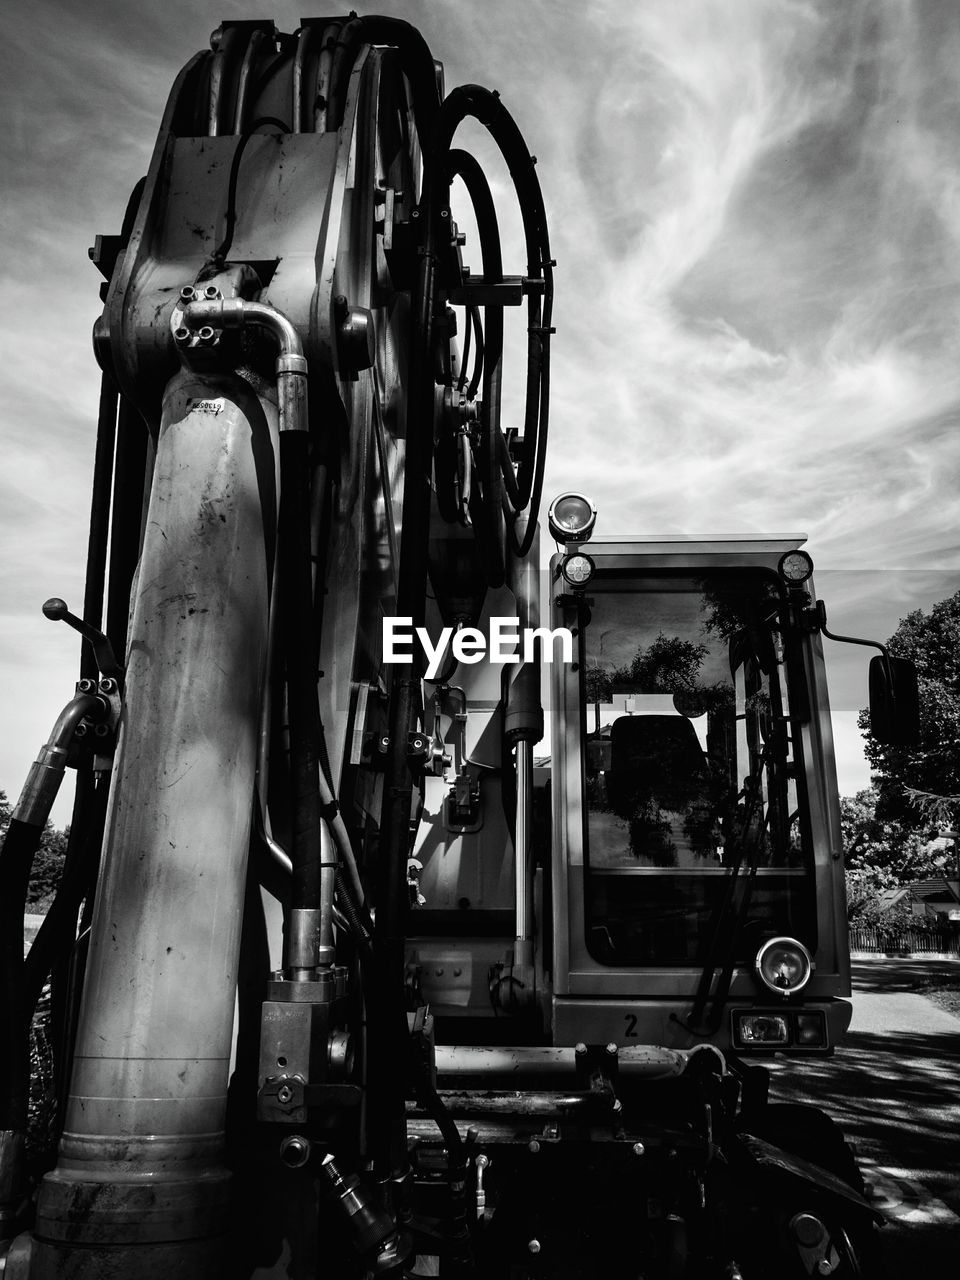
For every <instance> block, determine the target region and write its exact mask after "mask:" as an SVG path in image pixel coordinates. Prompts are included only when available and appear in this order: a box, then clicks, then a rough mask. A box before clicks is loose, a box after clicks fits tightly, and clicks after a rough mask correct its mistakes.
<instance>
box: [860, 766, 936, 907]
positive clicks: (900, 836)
mask: <svg viewBox="0 0 960 1280" xmlns="http://www.w3.org/2000/svg"><path fill="white" fill-rule="evenodd" d="M878 801H879V795H878V792H877V790H876V789H875V788H874V787H868V788H867V789H866V790H865V791H858V792H857V794H856V795H855V796H845V797H844V798H843V799H842V800H841V801H840V820H841V824H842V828H843V846H844V865H845V869H846V880H847V915H848V918H849V919H850V921H851V922H855V923H857V924H875V923H877V922H878V921H880V920H882V922H883V923H884V924H888V925H893V926H895V925H898V924H910V925H916V924H917V923H918V918H917V917H914V916H912V915H911V914H910V913H909V911H908V910H907V909H906V908H904V907H897V908H894V909H893V910H892V911H891V910H886V911H881V908H880V897H881V894H883V892H884V891H885V890H888V889H897V888H899V887H900V886H901V885H904V884H908V883H910V882H911V881H914V880H923V879H927V878H928V877H930V876H937V875H949V873H950V870H951V864H952V858H953V855H952V854H951V853H947V852H945V851H944V850H943V849H940V848H938V847H936V846H931V843H930V841H929V839H928V838H927V833H926V832H924V831H923V830H921V829H918V828H917V827H916V826H914V825H912V824H911V823H908V822H904V821H902V820H901V819H898V818H895V817H890V816H889V815H885V814H884V813H883V811H882V810H881V809H880V808H879V806H878Z"/></svg>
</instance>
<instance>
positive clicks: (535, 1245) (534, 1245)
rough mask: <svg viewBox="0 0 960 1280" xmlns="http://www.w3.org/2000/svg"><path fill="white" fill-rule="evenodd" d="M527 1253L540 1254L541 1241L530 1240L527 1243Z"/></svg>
mask: <svg viewBox="0 0 960 1280" xmlns="http://www.w3.org/2000/svg"><path fill="white" fill-rule="evenodd" d="M527 1252H528V1253H539V1252H540V1241H539V1240H528V1241H527Z"/></svg>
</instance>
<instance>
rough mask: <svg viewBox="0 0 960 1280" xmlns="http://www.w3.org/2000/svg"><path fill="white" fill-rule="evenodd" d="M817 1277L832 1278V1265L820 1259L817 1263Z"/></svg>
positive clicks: (824, 1259)
mask: <svg viewBox="0 0 960 1280" xmlns="http://www.w3.org/2000/svg"><path fill="white" fill-rule="evenodd" d="M817 1275H818V1276H832V1275H833V1263H832V1262H828V1261H827V1259H826V1258H821V1259H820V1261H819V1262H818V1263H817Z"/></svg>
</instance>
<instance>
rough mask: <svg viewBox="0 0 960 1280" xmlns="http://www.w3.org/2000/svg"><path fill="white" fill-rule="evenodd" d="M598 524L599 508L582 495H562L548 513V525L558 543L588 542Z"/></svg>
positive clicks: (551, 505)
mask: <svg viewBox="0 0 960 1280" xmlns="http://www.w3.org/2000/svg"><path fill="white" fill-rule="evenodd" d="M596 523H597V508H596V507H595V506H594V505H593V503H592V502H591V501H590V499H589V498H585V497H584V496H583V494H582V493H561V495H560V497H559V498H554V500H553V502H551V504H550V510H549V511H548V512H547V524H548V525H549V526H550V532H551V534H552V535H553V537H554V538H555V539H556V540H557V542H562V543H563V544H564V545H566V544H567V543H568V542H586V541H587V539H588V538H589V537H590V534H591V533H592V532H593V526H594V525H595V524H596Z"/></svg>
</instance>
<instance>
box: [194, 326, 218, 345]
mask: <svg viewBox="0 0 960 1280" xmlns="http://www.w3.org/2000/svg"><path fill="white" fill-rule="evenodd" d="M213 336H214V329H213V326H212V325H209V324H205V325H204V326H203V328H202V329H198V330H197V338H198V339H199V340H200V341H201V342H212V341H213Z"/></svg>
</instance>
